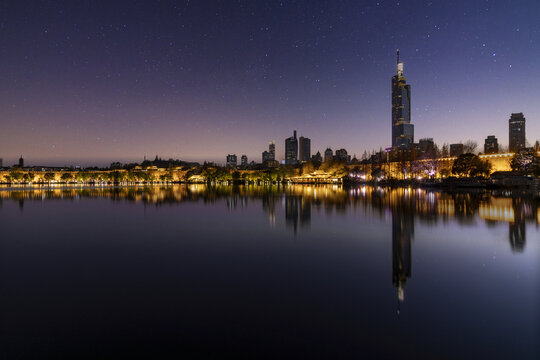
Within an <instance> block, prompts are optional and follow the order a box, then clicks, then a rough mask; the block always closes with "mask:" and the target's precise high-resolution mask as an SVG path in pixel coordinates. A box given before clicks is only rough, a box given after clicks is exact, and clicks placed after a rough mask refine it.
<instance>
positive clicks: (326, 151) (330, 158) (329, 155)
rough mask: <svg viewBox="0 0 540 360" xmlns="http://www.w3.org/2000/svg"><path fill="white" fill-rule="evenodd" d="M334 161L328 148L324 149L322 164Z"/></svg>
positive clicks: (332, 154)
mask: <svg viewBox="0 0 540 360" xmlns="http://www.w3.org/2000/svg"><path fill="white" fill-rule="evenodd" d="M333 159H334V152H333V151H332V149H330V148H326V150H325V151H324V162H327V161H328V160H333Z"/></svg>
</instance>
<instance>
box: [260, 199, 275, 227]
mask: <svg viewBox="0 0 540 360" xmlns="http://www.w3.org/2000/svg"><path fill="white" fill-rule="evenodd" d="M262 207H263V211H266V212H268V220H269V222H270V227H272V228H274V227H275V226H276V198H275V197H273V196H263V197H262Z"/></svg>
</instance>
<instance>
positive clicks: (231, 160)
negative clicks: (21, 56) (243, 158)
mask: <svg viewBox="0 0 540 360" xmlns="http://www.w3.org/2000/svg"><path fill="white" fill-rule="evenodd" d="M236 164H237V158H236V154H232V155H231V154H229V155H227V166H229V167H236Z"/></svg>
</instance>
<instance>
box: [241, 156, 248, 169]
mask: <svg viewBox="0 0 540 360" xmlns="http://www.w3.org/2000/svg"><path fill="white" fill-rule="evenodd" d="M240 165H241V166H243V167H246V166H248V158H247V156H246V155H242V157H241V158H240Z"/></svg>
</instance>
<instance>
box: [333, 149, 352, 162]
mask: <svg viewBox="0 0 540 360" xmlns="http://www.w3.org/2000/svg"><path fill="white" fill-rule="evenodd" d="M334 160H336V161H339V162H346V163H348V162H349V161H351V156H350V155H349V154H347V150H345V149H339V150H336V156H334Z"/></svg>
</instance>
